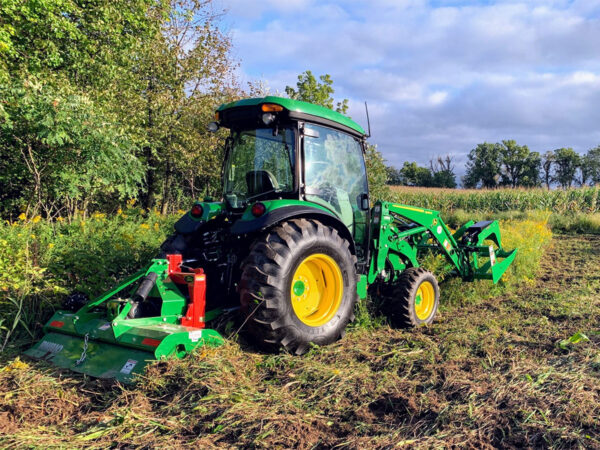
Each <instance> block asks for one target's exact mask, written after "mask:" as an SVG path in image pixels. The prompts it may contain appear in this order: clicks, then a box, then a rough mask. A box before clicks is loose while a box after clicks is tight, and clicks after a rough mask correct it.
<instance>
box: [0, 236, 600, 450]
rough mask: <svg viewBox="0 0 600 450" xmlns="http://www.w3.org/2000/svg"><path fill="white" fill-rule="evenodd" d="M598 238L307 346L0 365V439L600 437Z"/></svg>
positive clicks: (85, 442)
mask: <svg viewBox="0 0 600 450" xmlns="http://www.w3.org/2000/svg"><path fill="white" fill-rule="evenodd" d="M599 268H600V237H598V236H595V237H594V236H570V237H563V236H558V237H555V239H554V244H553V246H552V248H551V249H550V250H548V251H547V252H546V255H545V257H544V260H543V264H542V267H541V269H540V273H539V276H538V278H537V281H535V282H532V283H530V284H524V285H521V286H520V288H519V290H518V292H515V293H513V294H510V295H505V296H501V297H495V298H491V299H488V300H484V301H479V302H470V303H466V304H462V305H452V306H448V305H446V306H444V307H443V308H442V311H441V314H440V317H439V320H437V322H436V323H435V324H434V325H433V326H432V327H431V328H428V329H421V330H413V331H406V330H392V329H390V328H389V327H388V326H386V325H372V326H368V324H367V325H365V324H362V325H361V326H356V327H355V328H353V329H351V330H350V331H349V332H348V333H347V335H346V337H345V338H344V339H343V340H342V341H340V342H339V343H337V344H335V345H333V346H329V347H326V348H315V349H313V350H311V351H310V352H309V353H308V354H307V355H304V356H302V357H292V356H289V355H285V354H281V355H264V354H261V353H258V352H256V351H255V350H253V349H252V348H251V347H248V346H247V345H245V344H244V342H243V341H241V342H240V343H237V342H232V343H229V344H227V345H226V346H225V347H224V348H220V349H215V350H210V351H203V352H198V353H197V354H195V355H193V356H192V357H189V358H186V359H185V360H183V361H174V362H162V363H157V364H156V365H154V366H153V367H152V368H151V369H150V370H149V372H148V374H147V377H146V378H145V379H144V380H141V381H140V382H139V383H138V384H137V385H133V386H121V385H118V384H115V383H112V382H101V381H98V380H90V379H84V378H83V377H81V376H78V375H73V374H70V373H65V372H59V371H57V370H54V369H52V368H49V367H47V366H45V365H43V364H41V363H32V362H29V361H27V362H25V363H23V362H20V361H18V360H14V359H12V358H11V359H10V360H7V361H4V363H2V364H0V367H2V368H0V445H1V446H2V447H22V446H32V447H44V448H47V447H69V448H71V447H83V446H86V447H103V448H104V447H107V446H112V447H117V448H124V447H168V448H173V447H176V448H182V447H196V448H197V447H211V446H214V447H269V448H272V447H276V448H277V447H302V448H331V447H340V448H389V447H394V446H405V447H411V448H414V447H417V448H431V447H437V446H443V447H450V446H457V447H467V448H492V447H501V448H522V447H544V448H545V447H554V448H573V447H575V448H577V447H585V448H600V323H599V322H600V320H599V311H600V269H599Z"/></svg>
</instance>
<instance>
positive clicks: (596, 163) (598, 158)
mask: <svg viewBox="0 0 600 450" xmlns="http://www.w3.org/2000/svg"><path fill="white" fill-rule="evenodd" d="M586 163H587V165H588V166H589V168H590V178H591V180H592V182H593V183H594V184H598V183H600V145H599V146H597V147H594V148H592V149H590V150H588V152H587V155H586Z"/></svg>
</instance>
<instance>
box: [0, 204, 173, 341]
mask: <svg viewBox="0 0 600 450" xmlns="http://www.w3.org/2000/svg"><path fill="white" fill-rule="evenodd" d="M132 204H133V202H129V204H128V206H127V207H126V208H125V209H124V210H119V212H118V213H117V214H115V215H114V216H112V217H108V218H107V217H106V216H105V215H104V214H100V213H96V214H93V215H92V216H91V217H89V218H87V219H83V218H75V219H73V220H72V221H71V222H70V223H69V221H68V220H65V219H63V218H62V217H60V218H59V220H57V221H55V222H50V221H47V220H43V219H41V217H40V216H35V217H31V218H27V217H26V216H25V214H23V215H22V216H21V217H20V218H19V219H17V220H15V221H13V222H12V223H11V222H8V221H5V222H4V223H2V224H0V236H2V237H1V238H0V321H4V325H5V326H6V325H7V324H13V323H15V321H16V322H17V323H18V326H17V327H16V328H15V329H14V330H10V329H4V330H1V326H0V347H1V346H2V345H3V342H6V340H7V338H8V337H10V334H12V333H13V332H16V333H17V334H21V335H22V334H23V333H24V332H25V333H26V334H31V333H33V332H35V331H37V328H36V327H39V326H40V325H41V324H43V323H44V322H45V320H47V317H48V315H49V313H50V312H51V310H52V309H54V308H55V307H56V306H58V304H59V302H60V300H61V299H62V298H64V296H65V295H66V294H67V293H69V292H71V291H75V290H77V291H81V292H85V293H87V294H89V295H90V296H91V297H93V296H96V295H98V294H100V293H101V292H103V291H105V290H106V289H108V288H109V287H111V286H112V285H114V284H116V282H117V281H118V280H121V279H123V278H124V277H126V276H127V275H129V274H131V273H133V272H135V271H136V270H138V269H139V268H141V267H142V266H143V265H145V264H147V263H148V261H149V260H150V259H151V258H152V257H153V256H154V255H155V254H156V253H157V251H158V248H159V246H160V244H161V242H162V241H163V240H164V239H165V236H166V234H167V233H168V232H170V231H171V230H172V226H173V223H174V220H175V219H176V218H177V217H176V216H163V215H160V214H158V213H157V212H154V211H150V212H147V211H142V210H141V209H140V208H134V207H133V206H132ZM31 337H33V336H31Z"/></svg>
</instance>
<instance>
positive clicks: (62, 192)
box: [0, 81, 143, 216]
mask: <svg viewBox="0 0 600 450" xmlns="http://www.w3.org/2000/svg"><path fill="white" fill-rule="evenodd" d="M0 97H1V98H3V99H7V101H6V104H5V107H4V114H5V115H4V120H2V121H0V148H2V149H10V151H8V152H4V151H3V152H2V153H3V156H4V158H3V159H2V160H3V162H2V165H1V166H0V167H2V168H3V170H2V175H1V176H0V180H2V181H5V182H6V184H5V183H2V185H3V187H2V188H1V189H0V198H2V197H4V198H2V200H4V201H6V200H8V201H10V200H11V199H10V198H7V196H6V192H7V191H6V190H5V189H8V192H11V191H12V190H13V188H14V185H17V186H20V187H21V188H22V189H23V190H22V191H21V196H20V198H19V200H20V201H21V202H22V203H21V205H20V206H24V207H25V210H26V212H27V213H29V214H32V215H36V214H38V213H44V214H45V215H46V216H52V215H53V214H58V213H61V212H62V213H63V214H67V215H72V214H73V213H74V212H75V211H76V210H78V209H83V210H85V209H87V206H88V205H89V203H90V202H92V201H94V200H99V199H100V197H110V196H115V197H116V198H118V199H124V198H128V197H132V196H135V194H136V192H137V189H138V187H139V185H140V183H141V180H142V175H143V172H142V167H141V165H140V163H139V161H138V160H137V158H136V157H135V150H136V147H135V144H134V143H133V142H132V141H131V139H129V137H128V136H127V135H126V134H124V133H123V131H122V130H121V129H120V127H119V126H117V125H115V122H114V121H112V122H111V121H110V120H108V119H109V118H110V115H109V114H108V113H105V112H100V111H99V110H98V108H97V107H96V106H95V105H94V104H93V102H91V101H90V99H89V98H87V97H85V96H82V95H80V94H77V93H75V92H73V91H72V90H69V89H68V88H66V87H63V88H62V89H58V88H54V87H51V86H48V85H43V84H41V83H37V82H33V81H31V82H29V83H28V84H27V86H23V87H20V88H16V87H8V88H7V87H0ZM4 169H6V170H4ZM13 173H17V174H19V178H18V179H17V180H11V179H12V178H13V177H12V174H13ZM17 205H18V202H17V204H15V203H13V206H17ZM6 206H7V205H6V204H5V207H6Z"/></svg>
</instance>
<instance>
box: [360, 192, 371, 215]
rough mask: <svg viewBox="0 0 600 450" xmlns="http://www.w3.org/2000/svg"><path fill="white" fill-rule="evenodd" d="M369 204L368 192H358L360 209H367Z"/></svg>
mask: <svg viewBox="0 0 600 450" xmlns="http://www.w3.org/2000/svg"><path fill="white" fill-rule="evenodd" d="M370 207H371V205H369V194H360V209H362V210H363V211H368V210H369V208H370Z"/></svg>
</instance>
